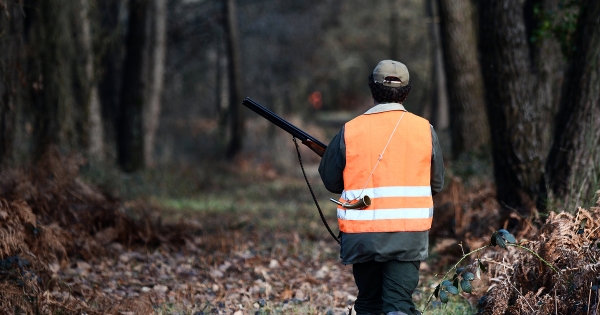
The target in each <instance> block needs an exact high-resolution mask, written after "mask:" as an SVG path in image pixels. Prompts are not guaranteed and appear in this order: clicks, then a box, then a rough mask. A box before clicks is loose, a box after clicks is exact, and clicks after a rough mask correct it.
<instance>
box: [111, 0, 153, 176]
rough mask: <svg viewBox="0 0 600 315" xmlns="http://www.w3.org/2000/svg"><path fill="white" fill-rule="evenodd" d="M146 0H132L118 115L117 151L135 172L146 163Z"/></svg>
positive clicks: (124, 164)
mask: <svg viewBox="0 0 600 315" xmlns="http://www.w3.org/2000/svg"><path fill="white" fill-rule="evenodd" d="M147 6H148V4H147V2H146V1H145V0H130V1H129V27H128V32H129V33H128V34H127V43H126V46H127V53H126V57H125V63H124V69H123V86H122V88H121V104H120V112H119V117H118V118H117V151H118V160H119V165H120V166H121V168H122V169H123V170H124V171H126V172H134V171H137V170H140V169H143V168H144V167H145V161H144V152H145V151H144V135H143V132H144V128H143V110H144V86H145V84H146V82H145V80H144V76H143V74H144V55H145V54H144V49H146V48H147V47H146V41H147V34H146V19H147V15H148V7H147Z"/></svg>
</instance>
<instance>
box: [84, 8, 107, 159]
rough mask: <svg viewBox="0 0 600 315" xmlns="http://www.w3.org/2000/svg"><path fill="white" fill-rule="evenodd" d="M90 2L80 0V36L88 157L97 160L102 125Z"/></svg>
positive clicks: (101, 155) (101, 149)
mask: <svg viewBox="0 0 600 315" xmlns="http://www.w3.org/2000/svg"><path fill="white" fill-rule="evenodd" d="M90 24H91V23H90V3H89V0H81V26H82V27H81V28H82V30H81V33H82V34H81V36H82V44H83V50H84V54H85V56H86V60H85V77H86V83H87V88H85V90H86V93H85V99H84V101H85V102H86V104H87V111H88V132H89V139H88V147H87V151H88V157H89V158H91V159H94V160H97V161H102V160H104V128H103V125H102V112H101V108H100V98H99V95H98V85H97V83H96V82H97V81H96V74H95V70H94V50H93V45H92V31H91V26H90Z"/></svg>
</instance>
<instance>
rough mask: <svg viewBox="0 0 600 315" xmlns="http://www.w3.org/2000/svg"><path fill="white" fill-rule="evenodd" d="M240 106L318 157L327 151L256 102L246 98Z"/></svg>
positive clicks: (320, 143)
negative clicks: (249, 110)
mask: <svg viewBox="0 0 600 315" xmlns="http://www.w3.org/2000/svg"><path fill="white" fill-rule="evenodd" d="M242 104H244V106H246V107H248V108H250V109H251V110H253V111H254V112H256V113H257V114H259V115H261V116H263V117H264V118H266V119H267V120H268V121H270V122H272V123H273V124H275V125H276V126H277V127H279V128H281V129H283V130H285V131H287V132H288V133H289V134H291V135H292V136H293V137H294V138H298V139H300V141H302V144H304V145H306V146H307V147H309V148H310V149H311V150H313V152H315V153H316V154H318V155H319V156H321V157H322V156H323V153H325V149H327V146H326V145H325V144H323V142H321V141H319V140H317V139H316V138H314V137H313V136H311V135H309V134H308V133H306V132H304V131H303V130H302V129H300V128H298V127H296V126H294V125H292V124H291V123H290V122H288V121H287V120H285V119H283V118H281V117H279V116H277V114H275V113H273V112H272V111H270V110H268V109H267V108H265V107H264V106H262V105H260V104H258V103H257V102H255V101H253V100H251V99H250V98H249V97H246V99H244V101H243V102H242Z"/></svg>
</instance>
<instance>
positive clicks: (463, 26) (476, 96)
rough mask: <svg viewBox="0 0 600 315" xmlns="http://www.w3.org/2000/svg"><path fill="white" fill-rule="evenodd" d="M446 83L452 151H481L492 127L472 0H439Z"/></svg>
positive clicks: (455, 154)
mask: <svg viewBox="0 0 600 315" xmlns="http://www.w3.org/2000/svg"><path fill="white" fill-rule="evenodd" d="M438 7H439V15H440V29H441V39H442V47H443V55H444V69H445V72H446V85H447V87H448V97H449V103H450V131H451V134H452V153H453V155H454V157H458V156H459V155H460V154H462V153H463V152H472V151H478V150H480V149H481V148H482V146H483V145H485V144H487V143H489V138H490V136H489V128H488V124H487V116H486V109H485V95H484V86H483V79H482V75H481V68H480V66H479V59H478V56H477V34H476V32H475V25H476V24H475V21H474V11H473V6H472V5H471V1H470V0H438Z"/></svg>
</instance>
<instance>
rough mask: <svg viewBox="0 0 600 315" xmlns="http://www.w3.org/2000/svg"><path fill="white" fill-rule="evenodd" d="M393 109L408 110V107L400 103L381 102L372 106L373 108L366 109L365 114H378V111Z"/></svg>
mask: <svg viewBox="0 0 600 315" xmlns="http://www.w3.org/2000/svg"><path fill="white" fill-rule="evenodd" d="M392 110H401V111H405V112H406V111H407V110H406V108H404V105H402V104H400V103H381V104H377V105H375V106H373V107H371V109H369V110H368V111H366V112H365V113H364V114H365V115H369V114H377V113H381V112H388V111H392Z"/></svg>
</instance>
